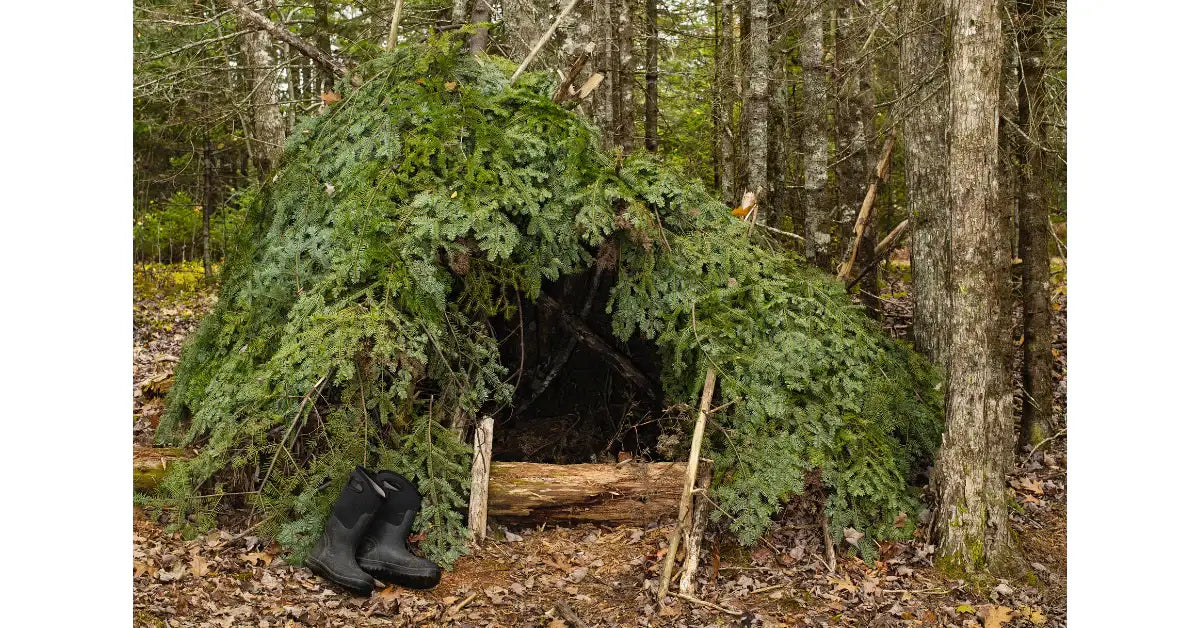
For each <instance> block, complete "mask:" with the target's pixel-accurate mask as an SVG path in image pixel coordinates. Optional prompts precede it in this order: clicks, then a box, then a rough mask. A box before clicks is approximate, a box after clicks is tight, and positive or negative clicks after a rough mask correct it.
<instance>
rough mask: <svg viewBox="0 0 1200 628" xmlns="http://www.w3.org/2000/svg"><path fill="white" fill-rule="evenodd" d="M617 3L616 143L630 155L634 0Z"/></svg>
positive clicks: (631, 150)
mask: <svg viewBox="0 0 1200 628" xmlns="http://www.w3.org/2000/svg"><path fill="white" fill-rule="evenodd" d="M617 1H618V2H619V5H618V11H619V12H618V14H617V67H618V68H619V73H620V75H621V79H620V82H619V84H618V87H619V89H618V90H617V94H616V95H617V98H618V100H619V104H618V107H617V110H616V111H617V116H616V118H617V137H616V143H617V144H618V145H620V146H621V150H622V152H624V153H625V154H626V155H628V154H629V153H631V152H633V15H632V13H633V11H632V6H631V5H632V0H617Z"/></svg>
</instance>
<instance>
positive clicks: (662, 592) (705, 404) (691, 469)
mask: <svg viewBox="0 0 1200 628" xmlns="http://www.w3.org/2000/svg"><path fill="white" fill-rule="evenodd" d="M716 385H717V372H716V371H715V370H713V369H712V368H711V367H710V368H709V369H708V373H707V374H706V375H705V376H704V391H703V392H702V393H701V394H700V415H699V416H698V417H697V418H696V428H695V429H694V430H692V450H691V453H690V454H688V466H687V472H686V474H685V475H684V479H683V494H682V495H681V496H680V498H679V518H678V519H677V520H676V521H675V531H674V532H673V533H671V545H670V546H669V547H668V548H667V554H666V555H665V556H663V562H662V563H661V564H662V566H663V568H662V578H661V579H660V580H659V581H658V603H659V604H662V601H663V600H664V599H666V597H667V589H669V588H670V587H671V570H672V569H673V568H674V567H675V552H676V551H678V550H679V537H680V534H681V532H682V531H683V527H684V526H686V525H688V515H690V514H691V510H692V499H693V498H694V497H695V493H694V491H695V488H696V469H697V467H698V466H699V465H700V444H701V443H702V442H703V441H704V424H705V423H706V422H707V421H708V408H709V406H711V405H712V397H713V389H714V388H716Z"/></svg>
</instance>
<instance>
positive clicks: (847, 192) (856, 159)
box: [834, 0, 874, 260]
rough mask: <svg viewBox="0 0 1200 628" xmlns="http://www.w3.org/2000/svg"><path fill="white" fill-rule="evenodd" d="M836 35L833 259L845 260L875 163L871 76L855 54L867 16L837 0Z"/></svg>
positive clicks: (850, 3) (850, 1)
mask: <svg viewBox="0 0 1200 628" xmlns="http://www.w3.org/2000/svg"><path fill="white" fill-rule="evenodd" d="M837 4H838V6H837V22H836V24H837V35H836V38H835V43H834V54H835V63H836V69H837V75H838V76H839V78H840V79H841V81H840V84H839V85H838V98H837V100H836V102H835V103H834V106H835V108H836V111H835V114H836V115H835V117H836V120H837V125H836V129H837V157H838V158H837V163H836V165H835V166H834V172H835V174H836V177H837V212H836V220H837V225H836V231H837V245H836V246H837V248H836V250H835V255H834V259H836V260H840V259H842V258H843V257H844V256H845V253H846V251H847V250H848V249H849V247H850V244H851V242H853V240H854V222H855V220H856V219H857V218H858V210H859V207H861V205H862V199H863V197H864V196H866V193H867V186H868V185H869V184H870V181H869V177H870V175H869V173H870V171H871V167H872V166H874V161H873V159H872V157H871V151H870V138H871V136H873V135H874V128H868V127H867V123H866V121H867V120H868V119H869V116H868V114H867V113H866V111H867V110H868V109H869V105H870V104H871V102H872V101H873V100H874V98H873V94H872V93H871V86H870V82H869V74H868V73H867V69H866V68H864V67H863V65H864V62H863V61H862V59H859V58H858V57H859V55H858V51H859V50H860V49H862V48H863V47H864V46H863V44H864V43H865V38H866V33H865V31H864V25H865V23H866V22H867V19H866V17H865V16H862V15H859V12H858V10H857V8H856V5H855V4H854V2H853V0H838V3H837Z"/></svg>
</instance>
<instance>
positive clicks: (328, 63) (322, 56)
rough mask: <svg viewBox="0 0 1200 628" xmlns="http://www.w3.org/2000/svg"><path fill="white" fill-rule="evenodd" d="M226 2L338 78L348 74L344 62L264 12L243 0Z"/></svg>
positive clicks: (247, 18) (248, 19) (250, 21)
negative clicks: (256, 9) (274, 20)
mask: <svg viewBox="0 0 1200 628" xmlns="http://www.w3.org/2000/svg"><path fill="white" fill-rule="evenodd" d="M225 2H226V3H227V4H229V6H230V7H232V8H233V10H235V11H237V13H238V15H240V16H241V17H242V18H243V19H245V20H246V21H247V22H249V23H251V24H253V25H254V26H257V27H258V28H259V29H261V30H264V31H266V32H267V34H269V35H271V36H272V37H274V38H275V39H278V40H279V41H282V42H284V43H286V44H288V45H289V46H291V47H292V48H295V49H296V50H297V51H299V52H300V53H301V54H303V55H304V56H306V57H308V58H309V59H312V60H313V62H314V63H316V64H317V65H319V66H321V68H322V69H324V70H326V71H328V72H329V73H330V74H333V75H334V76H336V77H338V78H341V77H343V76H345V75H346V66H345V65H344V64H342V62H340V61H338V60H337V59H334V58H333V57H332V56H330V55H329V54H326V53H325V52H322V51H321V50H319V49H318V48H317V47H316V46H313V45H312V44H310V43H308V42H306V41H304V40H303V39H300V38H299V37H297V36H296V35H295V34H293V33H292V32H291V31H289V30H288V29H286V28H284V27H282V26H280V25H278V24H276V23H275V22H273V21H271V20H270V19H269V18H267V17H266V16H264V15H263V14H261V13H259V12H257V11H255V10H253V9H251V8H250V7H248V6H246V4H245V3H244V2H241V0H225Z"/></svg>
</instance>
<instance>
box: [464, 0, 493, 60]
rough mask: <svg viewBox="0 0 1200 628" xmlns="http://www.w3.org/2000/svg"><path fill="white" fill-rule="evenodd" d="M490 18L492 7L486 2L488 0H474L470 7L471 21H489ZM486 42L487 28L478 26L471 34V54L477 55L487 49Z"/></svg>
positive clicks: (475, 22)
mask: <svg viewBox="0 0 1200 628" xmlns="http://www.w3.org/2000/svg"><path fill="white" fill-rule="evenodd" d="M491 19H492V7H491V5H490V4H488V0H475V4H474V5H473V6H472V8H471V23H472V24H482V23H484V22H489V21H491ZM487 44H488V29H487V28H484V27H480V28H478V29H476V30H475V32H474V33H472V34H471V40H470V44H469V46H470V50H471V54H473V55H477V54H480V53H482V52H483V51H485V50H487Z"/></svg>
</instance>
